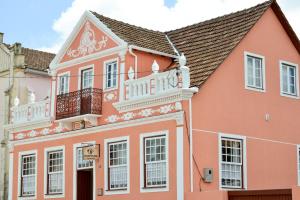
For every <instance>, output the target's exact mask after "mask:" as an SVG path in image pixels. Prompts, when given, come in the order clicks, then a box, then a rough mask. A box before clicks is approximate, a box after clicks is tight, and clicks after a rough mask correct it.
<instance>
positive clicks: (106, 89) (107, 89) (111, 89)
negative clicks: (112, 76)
mask: <svg viewBox="0 0 300 200" xmlns="http://www.w3.org/2000/svg"><path fill="white" fill-rule="evenodd" d="M117 89H118V87H113V88H104V89H103V92H111V91H114V90H117Z"/></svg>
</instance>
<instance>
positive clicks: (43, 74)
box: [0, 33, 54, 200]
mask: <svg viewBox="0 0 300 200" xmlns="http://www.w3.org/2000/svg"><path fill="white" fill-rule="evenodd" d="M3 36H4V34H3V33H0V200H2V199H3V200H4V199H7V195H8V194H7V187H8V169H9V166H8V164H9V162H8V153H9V147H8V140H9V138H8V134H7V132H5V130H4V126H5V125H6V124H8V122H11V119H12V116H11V115H12V113H15V114H16V115H18V116H20V117H19V118H18V120H24V124H26V123H25V122H26V121H30V113H29V112H28V111H29V109H31V107H30V106H31V105H33V104H30V103H34V101H35V100H37V101H42V100H45V102H46V101H47V99H48V97H49V92H50V77H49V75H48V73H47V69H48V66H49V63H50V62H51V60H52V59H53V58H54V54H51V53H46V52H42V51H38V50H34V49H28V48H24V47H22V45H21V44H20V43H15V44H13V45H9V44H5V43H4V42H3V38H4V37H3ZM15 104H17V105H18V106H15ZM10 110H12V111H13V112H10ZM18 112H19V113H18ZM21 113H22V116H21Z"/></svg>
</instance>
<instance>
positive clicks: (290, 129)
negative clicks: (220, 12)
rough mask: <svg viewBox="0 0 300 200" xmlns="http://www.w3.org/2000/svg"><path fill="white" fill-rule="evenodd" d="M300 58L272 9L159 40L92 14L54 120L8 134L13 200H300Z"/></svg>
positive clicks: (57, 62)
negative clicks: (299, 186) (9, 138)
mask: <svg viewBox="0 0 300 200" xmlns="http://www.w3.org/2000/svg"><path fill="white" fill-rule="evenodd" d="M299 52H300V45H299V40H298V38H297V36H296V34H295V33H294V32H293V30H292V28H291V27H290V25H289V23H288V21H287V20H286V18H285V17H284V14H283V13H282V11H281V10H280V8H279V6H278V4H277V3H276V2H275V1H267V2H265V3H263V4H260V5H257V6H255V7H252V8H249V9H246V10H242V11H239V12H236V13H232V14H229V15H225V16H222V17H219V18H216V19H212V20H208V21H205V22H201V23H198V24H194V25H191V26H187V27H184V28H181V29H177V30H174V31H169V32H165V33H164V32H158V31H152V30H147V29H144V28H141V27H136V26H133V25H129V24H126V23H123V22H120V21H117V20H113V19H110V18H107V17H104V16H102V15H99V14H97V13H95V12H90V11H87V12H85V13H84V15H83V16H82V17H81V19H80V20H79V22H78V23H77V25H76V27H75V28H74V30H73V32H72V33H71V35H70V36H69V38H68V39H67V41H66V42H65V44H64V45H63V47H62V48H61V50H60V51H59V53H58V54H57V55H56V57H55V58H54V60H53V61H52V63H51V66H50V69H51V73H52V89H51V103H50V108H49V110H46V111H45V112H50V114H51V116H52V117H51V119H50V120H39V121H37V122H33V123H32V124H31V125H30V126H28V127H27V128H26V129H18V130H16V129H10V135H11V147H12V148H11V151H10V161H11V162H10V163H11V166H12V167H11V169H12V170H11V173H10V181H11V182H10V183H11V184H10V200H11V199H12V200H17V199H38V200H40V199H57V200H58V199H67V200H96V199H99V200H100V199H107V200H117V199H120V198H122V199H124V200H133V199H144V200H150V199H158V198H159V199H172V200H174V199H176V200H196V199H203V200H204V199H205V200H206V199H209V200H210V199H214V200H226V199H237V200H240V199H250V198H252V199H262V200H267V199H274V200H276V199H293V200H296V199H300V189H299V188H298V185H300V168H299V167H300V162H299V154H300V148H299V147H300V146H298V144H300V136H299V133H298V132H299V130H300V119H299V116H300V109H298V107H300V99H299V75H300V74H299V70H298V67H299V64H300V56H299ZM87 156H90V158H89V159H88V158H86V157H87ZM91 156H93V158H91Z"/></svg>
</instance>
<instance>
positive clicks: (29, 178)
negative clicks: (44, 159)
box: [21, 154, 36, 196]
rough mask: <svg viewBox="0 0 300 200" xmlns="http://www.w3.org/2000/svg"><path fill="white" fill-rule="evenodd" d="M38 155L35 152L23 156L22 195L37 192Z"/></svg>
mask: <svg viewBox="0 0 300 200" xmlns="http://www.w3.org/2000/svg"><path fill="white" fill-rule="evenodd" d="M35 167H36V156H35V154H32V155H26V156H22V173H21V176H22V180H21V184H22V187H21V188H22V191H21V195H22V196H28V195H34V194H35V184H36V183H35V179H36V174H35V173H36V168H35Z"/></svg>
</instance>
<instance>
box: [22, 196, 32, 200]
mask: <svg viewBox="0 0 300 200" xmlns="http://www.w3.org/2000/svg"><path fill="white" fill-rule="evenodd" d="M18 200H36V196H21V197H18Z"/></svg>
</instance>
